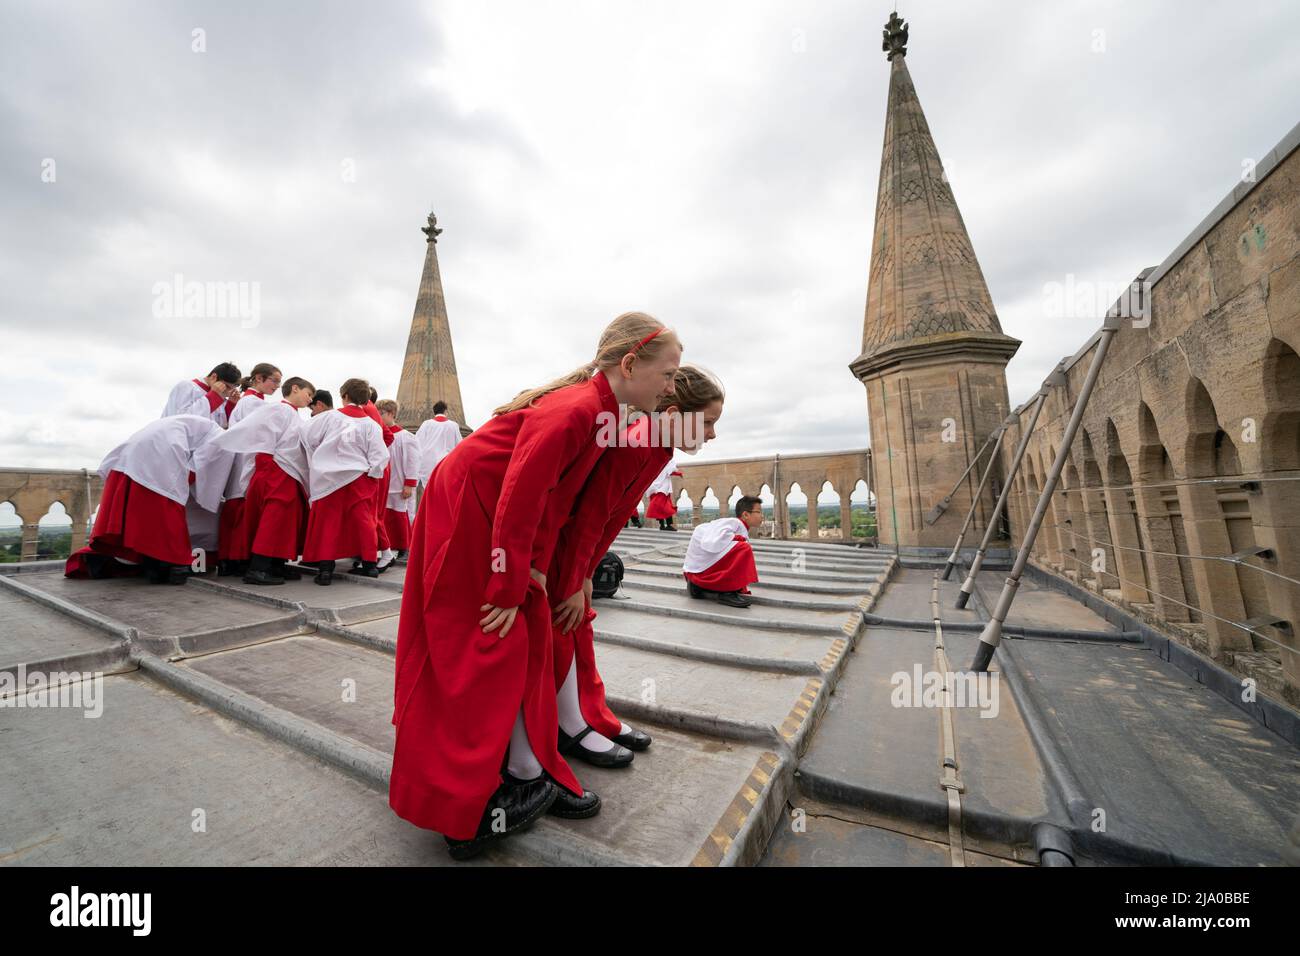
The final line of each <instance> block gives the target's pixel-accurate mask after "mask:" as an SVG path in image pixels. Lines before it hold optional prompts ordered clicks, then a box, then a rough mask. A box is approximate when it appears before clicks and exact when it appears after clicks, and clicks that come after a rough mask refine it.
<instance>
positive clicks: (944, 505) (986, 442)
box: [925, 425, 1006, 524]
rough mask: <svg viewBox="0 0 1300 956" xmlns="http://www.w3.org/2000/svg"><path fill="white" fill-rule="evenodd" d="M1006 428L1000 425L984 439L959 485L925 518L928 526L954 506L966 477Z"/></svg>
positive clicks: (958, 480)
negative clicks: (956, 496) (956, 495)
mask: <svg viewBox="0 0 1300 956" xmlns="http://www.w3.org/2000/svg"><path fill="white" fill-rule="evenodd" d="M1004 427H1006V426H1005V425H999V426H998V427H997V428H995V429H993V433H992V434H991V435H989V437H988V438H986V439H984V444H983V445H981V446H980V450H979V451H977V452H976V453H975V457H974V458H972V459H971V460H970V464H969V465H967V466H966V470H965V471H963V472H962V473H961V477H960V478H958V479H957V483H956V484H954V485H953V486H952V491H950V492H948V493H947V494H946V495H944V496H943V498H942V500H940V502H939V503H938V504H937V505H935V506H934V507H933V508H931V509H930V512H929V514H927V515H926V516H925V523H926V524H934V523H935V522H936V521H938V520H939V516H940V515H942V514H943V513H944V512H945V511H947V510H948V506H949V505H950V504H952V496H953V495H955V494H956V493H957V489H958V488H960V487H961V486H962V483H963V482H964V481H965V480H966V476H967V475H969V474H970V473H971V472H972V471H973V470H974V469H975V466H976V465H977V464H978V463H979V460H980V458H981V457H983V455H984V450H985V449H986V448H988V447H989V446H990V445H992V444H993V442H994V440H996V439H998V438H1001V437H1002V429H1003V428H1004Z"/></svg>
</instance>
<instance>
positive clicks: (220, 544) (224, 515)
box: [217, 388, 297, 561]
mask: <svg viewBox="0 0 1300 956" xmlns="http://www.w3.org/2000/svg"><path fill="white" fill-rule="evenodd" d="M244 398H253V399H255V400H257V401H266V396H265V395H263V394H262V393H261V392H259V391H258V390H257V389H255V388H247V389H244V394H243V395H242V396H241V399H240V400H241V401H242V400H243V399H244ZM226 405H227V407H226V418H227V420H228V421H229V422H230V424H232V425H233V424H235V423H236V421H238V419H239V417H242V416H243V415H245V414H247V413H248V411H247V410H241V411H240V414H239V415H238V416H237V415H236V414H235V409H238V408H239V403H235V404H233V405H232V404H231V403H230V402H227V403H226ZM250 483H251V481H250ZM232 491H234V492H235V493H234V494H232V493H230V492H227V495H226V499H225V501H223V502H222V503H221V512H220V516H219V518H218V521H217V557H218V558H220V559H221V560H222V561H247V560H248V559H249V558H250V557H251V555H250V554H249V553H248V537H249V534H248V528H247V527H245V525H244V507H245V505H244V500H245V498H246V497H247V494H248V492H247V489H246V488H237V487H236V488H234V489H232ZM238 492H243V493H242V494H239V493H238ZM295 557H297V555H295Z"/></svg>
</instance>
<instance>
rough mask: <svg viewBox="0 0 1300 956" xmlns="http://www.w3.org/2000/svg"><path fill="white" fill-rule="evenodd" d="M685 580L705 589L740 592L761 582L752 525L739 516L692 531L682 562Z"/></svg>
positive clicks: (718, 519) (720, 520)
mask: <svg viewBox="0 0 1300 956" xmlns="http://www.w3.org/2000/svg"><path fill="white" fill-rule="evenodd" d="M682 573H683V575H684V576H685V578H686V580H687V581H689V582H690V583H691V584H694V585H695V586H696V587H701V588H704V590H706V591H740V592H741V593H742V594H748V593H749V586H750V585H751V584H755V583H757V582H758V567H757V566H756V565H755V564H754V549H753V548H752V547H750V544H749V528H748V527H747V526H746V525H745V522H743V521H741V520H740V519H739V518H717V519H715V520H713V521H706V522H705V523H704V524H702V525H700V526H699V527H698V528H696V529H695V530H694V531H692V532H691V541H690V544H688V545H687V546H686V558H685V560H684V561H683V562H682Z"/></svg>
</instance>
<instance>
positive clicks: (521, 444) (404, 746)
mask: <svg viewBox="0 0 1300 956" xmlns="http://www.w3.org/2000/svg"><path fill="white" fill-rule="evenodd" d="M617 412H618V403H617V401H616V400H615V398H614V394H613V392H612V391H611V390H610V387H609V383H608V382H607V381H606V379H605V376H604V375H603V374H601V373H599V372H598V373H596V375H595V376H594V377H593V378H592V379H591V380H590V381H588V382H584V383H582V384H580V385H571V386H568V387H565V388H562V389H559V390H557V391H554V392H551V393H550V394H548V395H545V396H543V397H542V398H541V399H539V400H538V401H537V402H536V404H535V405H534V406H532V407H529V408H524V409H520V410H518V411H514V412H509V413H507V414H504V415H498V416H497V417H496V418H493V419H492V420H490V421H489V422H487V423H486V424H484V425H483V426H482V427H481V428H479V429H478V430H476V431H475V432H473V433H472V434H471V435H470V436H469V437H468V438H466V439H465V440H464V441H462V442H460V443H459V444H458V445H457V446H456V447H455V449H454V450H453V451H452V452H451V454H449V455H448V456H447V457H446V458H444V459H443V460H442V461H441V462H440V463H439V464H438V467H437V468H436V469H434V471H433V475H432V476H431V478H430V481H429V484H428V487H427V490H426V493H425V496H424V499H423V500H422V501H421V503H420V507H419V510H418V511H417V513H416V519H415V526H414V528H413V529H412V534H411V549H410V556H409V558H408V562H407V571H406V583H405V586H404V588H403V593H402V609H401V616H400V618H399V623H398V631H397V662H396V663H397V668H396V686H395V689H394V705H395V706H394V713H393V723H394V724H396V725H397V740H396V745H395V748H394V751H393V772H392V777H391V779H390V782H389V790H388V802H389V805H390V806H391V807H392V808H393V810H394V811H395V812H396V813H397V815H398V816H400V817H402V818H403V819H405V820H409V821H410V822H411V823H414V824H416V825H417V826H421V827H426V828H428V829H431V830H437V831H439V832H441V833H443V834H445V835H446V836H449V837H452V838H455V839H468V838H470V837H472V836H473V835H474V833H475V831H476V830H477V828H478V825H479V821H480V819H481V818H482V816H483V811H484V808H485V806H486V805H487V801H488V799H489V798H490V797H491V795H492V793H493V792H494V791H495V790H496V789H497V787H498V786H499V785H500V783H501V776H500V772H501V768H502V765H503V763H504V761H505V758H506V755H507V751H508V749H509V743H510V733H511V729H512V728H513V726H514V722H515V718H516V716H517V715H518V714H519V712H520V710H521V709H522V711H523V715H524V726H525V728H526V730H527V734H528V741H529V744H530V745H531V747H532V750H533V752H534V753H535V754H536V755H537V759H538V760H539V761H540V762H541V764H542V766H543V767H544V768H545V770H546V772H547V773H549V774H550V775H551V776H552V777H553V778H554V779H555V780H556V781H557V782H558V783H559V784H560V785H561V786H563V787H564V788H565V789H566V790H569V791H570V792H572V793H575V794H581V793H582V785H581V784H580V783H579V782H578V778H577V777H575V776H574V774H573V771H572V770H571V769H570V768H569V765H568V764H567V763H565V761H564V759H563V758H562V757H561V756H560V755H559V752H558V751H557V749H556V742H557V739H558V729H559V728H558V718H557V715H556V705H555V681H554V679H553V676H552V663H551V610H550V604H549V602H548V600H547V596H546V591H545V590H544V588H543V587H542V585H541V584H539V583H538V582H537V581H536V579H534V578H533V577H532V576H531V575H530V573H529V570H530V568H546V567H549V566H550V561H551V558H552V554H553V552H554V550H555V546H556V542H557V539H558V536H559V529H560V526H561V524H562V523H563V520H564V518H565V517H566V516H567V515H568V514H569V512H570V510H571V508H572V505H573V502H574V500H575V499H576V497H577V495H578V491H579V490H580V489H581V487H582V485H583V484H584V483H585V481H586V480H587V477H588V475H590V473H591V469H592V467H593V466H594V465H595V463H596V461H597V460H598V459H599V458H600V456H601V453H602V452H603V451H604V450H605V449H604V448H603V447H601V445H599V444H598V443H597V441H596V436H597V433H598V432H599V430H600V426H601V424H602V422H603V420H604V419H605V417H606V416H612V415H616V414H617ZM485 604H490V605H494V606H496V607H500V608H511V607H517V608H519V612H518V614H517V615H516V617H515V620H514V624H513V626H512V628H511V630H510V633H509V634H508V635H506V636H505V637H504V638H502V637H501V636H500V633H499V631H496V632H493V633H491V634H486V633H484V632H483V629H482V628H481V627H480V625H479V621H480V620H481V619H482V618H483V617H484V612H483V611H482V610H480V608H481V607H482V605H485Z"/></svg>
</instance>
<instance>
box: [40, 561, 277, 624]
mask: <svg viewBox="0 0 1300 956" xmlns="http://www.w3.org/2000/svg"><path fill="white" fill-rule="evenodd" d="M22 583H23V584H25V585H27V586H29V587H32V588H36V589H38V590H40V591H43V592H45V593H46V594H52V595H54V596H55V597H58V598H62V599H63V600H65V601H68V602H70V603H72V604H75V605H78V606H79V607H83V608H86V609H88V610H90V611H93V612H95V613H96V614H100V615H102V616H103V617H106V618H110V619H111V620H114V621H117V622H118V623H121V624H125V625H127V626H129V627H134V628H136V629H137V630H138V631H139V632H140V635H141V637H144V638H172V637H181V638H183V637H187V636H192V635H206V634H210V633H212V632H213V631H216V630H219V629H221V628H233V627H240V628H247V627H249V626H250V625H257V624H266V625H271V629H272V630H274V629H275V628H276V626H278V625H284V626H285V628H286V631H285V632H286V633H287V631H289V630H292V629H293V628H292V624H291V622H292V621H293V620H294V618H295V615H294V614H293V613H291V612H288V611H286V609H284V608H277V607H270V606H262V605H255V604H249V603H247V602H244V601H240V600H235V599H232V598H230V597H228V596H226V595H224V594H220V593H218V592H215V591H213V590H212V589H209V588H204V587H201V586H195V585H194V582H191V583H189V584H184V585H166V584H150V583H148V582H147V581H144V580H142V579H139V578H112V579H106V580H100V581H93V580H76V579H73V578H65V577H64V576H63V575H62V574H33V575H30V576H24V578H23V580H22Z"/></svg>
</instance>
